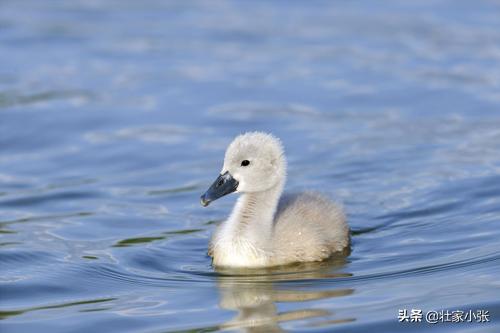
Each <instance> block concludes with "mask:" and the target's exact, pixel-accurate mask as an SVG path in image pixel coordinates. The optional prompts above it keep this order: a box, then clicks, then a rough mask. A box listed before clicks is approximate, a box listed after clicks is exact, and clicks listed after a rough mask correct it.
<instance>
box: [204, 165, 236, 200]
mask: <svg viewBox="0 0 500 333" xmlns="http://www.w3.org/2000/svg"><path fill="white" fill-rule="evenodd" d="M237 188H238V181H237V180H236V179H234V178H233V176H232V175H231V174H230V173H229V171H226V172H225V173H224V174H222V175H219V177H217V179H216V180H215V182H214V183H213V184H212V186H210V188H209V189H208V190H207V191H206V192H205V194H203V195H202V196H201V198H200V200H201V205H202V206H203V207H206V206H208V204H209V203H211V202H212V201H215V200H217V199H219V198H220V197H223V196H225V195H226V194H229V193H232V192H234V191H236V189H237Z"/></svg>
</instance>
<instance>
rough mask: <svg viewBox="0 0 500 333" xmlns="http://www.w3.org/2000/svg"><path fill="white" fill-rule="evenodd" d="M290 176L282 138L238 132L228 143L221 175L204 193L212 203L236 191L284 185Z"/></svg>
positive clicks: (206, 203) (204, 204) (202, 200)
mask: <svg viewBox="0 0 500 333" xmlns="http://www.w3.org/2000/svg"><path fill="white" fill-rule="evenodd" d="M285 177H286V159H285V153H284V150H283V145H282V144H281V141H280V140H279V139H278V138H276V137H275V136H273V135H271V134H267V133H262V132H249V133H245V134H241V135H239V136H237V137H236V138H235V139H234V140H233V142H231V144H230V145H229V146H228V148H227V150H226V154H225V156H224V165H223V167H222V170H221V173H220V175H219V177H218V178H217V179H216V180H215V182H214V183H213V184H212V186H210V188H209V189H208V190H207V192H206V193H205V194H203V195H202V196H201V204H202V205H203V206H208V204H209V203H210V202H212V201H214V200H216V199H218V198H220V197H222V196H224V195H226V194H229V193H232V192H238V193H251V192H262V191H266V190H269V189H270V188H273V187H275V186H277V185H282V184H283V183H284V181H285Z"/></svg>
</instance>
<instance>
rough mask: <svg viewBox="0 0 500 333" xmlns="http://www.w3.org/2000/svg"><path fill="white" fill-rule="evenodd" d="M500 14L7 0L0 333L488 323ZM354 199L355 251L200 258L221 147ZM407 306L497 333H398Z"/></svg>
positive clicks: (499, 210)
mask: <svg viewBox="0 0 500 333" xmlns="http://www.w3.org/2000/svg"><path fill="white" fill-rule="evenodd" d="M499 17H500V3H499V2H498V1H493V0H491V1H486V0H484V1H455V0H453V1H451V0H449V1H438V0H426V1H413V2H408V1H407V2H397V1H379V2H369V1H349V2H347V1H329V2H321V1H320V2H314V3H311V2H295V1H292V2H285V1H276V2H262V1H256V2H240V1H236V2H222V1H221V2H219V1H217V2H212V1H211V2H184V1H170V2H160V1H141V2H136V1H106V2H104V1H97V0H93V1H84V0H79V1H35V0H32V1H17V0H16V1H14V0H12V1H2V2H0V63H1V66H0V147H1V150H0V233H1V235H0V265H1V266H0V270H1V271H0V273H1V274H0V302H1V303H0V318H1V319H2V320H0V328H1V331H2V332H101V331H105V332H170V331H189V332H192V331H203V332H208V331H215V330H219V329H230V330H238V329H242V330H248V331H263V332H272V331H280V330H284V331H288V330H290V331H311V332H331V331H336V330H338V331H342V332H350V331H366V330H368V329H370V330H375V331H393V330H401V331H405V332H409V331H412V330H414V331H416V330H421V329H424V328H426V329H429V328H433V329H435V330H439V331H449V332H459V331H471V332H494V331H498V330H500V325H499V321H498V318H499V316H500V301H499V299H500V279H499V274H500V265H499V264H500V243H499V237H500V229H499V228H498V226H499V220H500V19H499ZM247 130H266V131H271V132H273V133H275V134H276V135H277V136H279V137H281V138H282V140H283V141H284V144H285V147H286V150H287V153H288V158H289V181H288V184H287V189H289V190H301V189H316V190H320V191H323V192H325V193H326V194H328V195H329V196H331V197H332V198H335V199H336V200H338V201H339V202H341V203H343V205H344V206H345V208H346V210H347V213H348V218H349V223H350V225H351V227H352V230H353V244H352V253H351V254H350V256H348V257H347V258H333V259H332V260H330V261H328V262H323V263H316V264H305V265H295V266H292V267H287V268H282V269H270V270H262V271H251V272H249V271H215V270H214V268H213V267H212V266H211V263H210V259H209V257H208V256H207V255H206V248H207V242H208V239H209V237H210V234H211V232H212V231H213V229H214V227H215V225H216V224H217V223H219V222H220V221H221V220H223V219H224V218H225V216H226V215H227V214H228V213H229V211H230V209H231V207H232V204H233V203H234V200H235V196H230V197H228V198H225V199H221V200H220V201H218V202H216V203H215V204H213V205H211V206H210V207H209V208H206V209H204V208H202V207H201V206H200V205H199V196H200V194H201V193H202V192H203V191H204V190H205V189H206V188H207V186H208V185H209V184H210V182H211V181H212V180H213V179H214V177H215V176H216V174H217V172H218V171H219V168H220V165H221V160H222V157H223V152H224V150H225V147H226V145H227V144H228V142H230V140H231V138H232V137H233V136H234V135H236V134H238V133H241V132H243V131H247ZM399 309H422V310H423V311H424V313H425V312H426V311H430V310H447V309H449V310H468V309H472V310H478V309H484V310H487V311H489V314H490V319H491V322H490V323H454V324H452V323H438V324H434V325H429V324H425V323H399V322H398V310H399Z"/></svg>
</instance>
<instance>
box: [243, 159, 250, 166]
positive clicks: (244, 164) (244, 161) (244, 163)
mask: <svg viewBox="0 0 500 333" xmlns="http://www.w3.org/2000/svg"><path fill="white" fill-rule="evenodd" d="M249 164H250V161H249V160H243V161H241V166H247V165H249Z"/></svg>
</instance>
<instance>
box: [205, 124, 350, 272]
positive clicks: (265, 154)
mask: <svg viewBox="0 0 500 333" xmlns="http://www.w3.org/2000/svg"><path fill="white" fill-rule="evenodd" d="M285 179H286V159H285V154H284V151H283V146H282V145H281V142H280V140H279V139H277V138H276V137H274V136H272V135H270V134H266V133H261V132H250V133H245V134H242V135H240V136H238V137H236V138H235V139H234V140H233V142H231V144H230V145H229V147H228V148H227V150H226V155H225V157H224V166H223V167H222V171H221V173H220V175H219V177H218V178H217V179H216V180H215V182H214V183H213V184H212V186H210V188H209V189H208V190H207V192H206V193H205V194H203V195H202V196H201V204H202V205H203V206H208V204H209V203H210V202H212V201H214V200H216V199H218V198H220V197H222V196H224V195H226V194H229V193H231V192H238V193H241V196H240V197H239V198H238V201H237V202H236V204H235V206H234V208H233V211H232V213H231V215H230V216H229V218H228V219H227V220H226V221H224V222H223V223H222V224H221V225H220V226H219V227H218V228H217V230H216V232H215V234H214V235H213V237H212V240H211V242H210V245H209V250H208V254H209V255H210V256H212V257H213V264H214V265H215V266H232V267H266V266H277V265H285V264H290V263H294V262H306V261H320V260H323V259H326V258H328V257H330V256H331V255H332V254H333V253H335V252H342V251H344V250H346V249H347V248H348V247H349V227H348V226H347V223H346V220H345V215H344V213H343V212H342V209H341V208H339V207H338V206H337V205H335V204H334V203H333V202H332V201H330V200H328V199H326V198H324V197H323V196H321V195H319V194H317V193H313V192H305V193H300V194H294V195H286V194H285V195H283V196H282V195H281V194H282V192H283V187H284V185H285Z"/></svg>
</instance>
